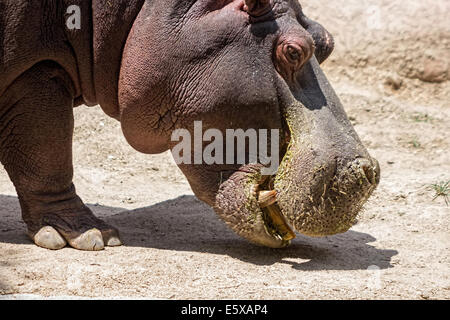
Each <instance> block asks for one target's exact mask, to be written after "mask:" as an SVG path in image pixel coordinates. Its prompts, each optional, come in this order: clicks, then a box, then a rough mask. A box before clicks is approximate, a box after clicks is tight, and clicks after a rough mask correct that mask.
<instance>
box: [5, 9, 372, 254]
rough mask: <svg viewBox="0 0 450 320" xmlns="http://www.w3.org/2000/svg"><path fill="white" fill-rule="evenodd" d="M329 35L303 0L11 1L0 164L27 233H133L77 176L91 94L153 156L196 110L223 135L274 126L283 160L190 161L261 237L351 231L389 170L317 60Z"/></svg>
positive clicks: (53, 239)
mask: <svg viewBox="0 0 450 320" xmlns="http://www.w3.org/2000/svg"><path fill="white" fill-rule="evenodd" d="M333 48H334V41H333V37H332V36H331V34H330V33H329V32H328V31H327V30H326V29H325V28H324V27H323V26H322V25H321V24H319V23H318V22H315V21H313V20H311V19H309V18H308V17H307V16H306V15H305V14H304V12H303V9H302V6H301V4H300V3H299V2H298V1H297V0H113V1H110V0H45V1H28V0H17V1H5V0H0V161H1V163H2V164H3V166H4V168H5V169H6V171H7V172H8V175H9V177H10V179H11V180H12V182H13V183H14V186H15V188H16V190H17V194H18V199H19V202H20V206H21V211H22V217H23V220H24V222H25V224H26V226H27V234H28V235H29V237H30V238H31V240H32V241H33V242H34V243H35V244H36V245H38V246H41V247H44V248H47V249H53V250H57V249H61V248H63V247H64V246H66V245H67V244H68V245H70V246H71V247H73V248H75V249H79V250H88V251H90V250H101V249H104V247H106V246H119V245H122V240H121V238H120V235H119V231H118V230H117V229H116V228H115V227H113V226H110V225H108V224H107V223H105V222H104V221H102V220H101V219H99V218H97V217H95V216H94V214H93V213H92V212H91V210H90V209H89V208H88V207H87V206H86V205H85V204H84V203H83V201H82V200H81V199H80V197H79V196H78V195H77V193H76V190H75V187H74V184H73V182H72V176H73V166H72V135H73V128H74V117H73V108H74V107H77V106H79V105H82V104H84V105H87V106H91V107H93V106H98V105H99V106H100V107H101V108H102V110H103V111H104V112H105V113H106V114H107V115H108V116H110V117H112V118H114V119H116V120H117V121H120V123H121V128H122V131H123V134H124V136H125V138H126V140H127V142H128V143H129V144H130V145H131V146H132V147H133V148H135V149H136V150H137V151H139V152H143V153H147V154H156V153H162V152H165V151H168V150H172V152H173V149H174V147H175V146H176V141H174V140H173V139H172V136H173V133H174V132H175V131H176V130H181V129H184V130H186V131H187V132H189V133H193V131H194V129H193V128H194V125H193V124H194V122H199V121H201V123H202V125H203V129H208V130H209V129H214V130H216V131H215V132H219V133H225V132H227V130H229V129H242V130H249V129H255V130H263V129H265V130H272V131H273V130H276V131H277V132H278V133H279V134H278V135H277V136H275V138H273V139H267V140H266V144H267V146H266V147H267V150H272V149H273V148H272V149H271V146H272V145H277V146H278V148H277V149H275V150H276V151H275V153H277V152H278V155H279V156H280V159H281V161H280V163H279V164H278V166H277V168H276V170H275V171H274V172H272V173H269V174H268V173H267V171H266V172H264V170H263V169H264V168H267V163H264V162H263V161H259V160H258V159H259V158H257V160H256V161H255V159H253V160H252V161H245V162H244V163H229V162H226V163H225V162H223V161H222V162H221V161H217V162H215V163H210V162H208V161H201V162H196V163H189V162H186V163H179V164H178V165H179V167H180V169H181V170H182V172H183V173H184V175H185V176H186V178H187V180H188V182H189V184H190V186H191V187H192V190H193V192H194V194H195V195H196V196H197V197H198V198H199V199H200V200H202V201H203V202H205V203H207V204H208V205H210V206H211V207H212V208H213V209H214V211H215V212H216V213H217V214H218V216H220V217H221V218H222V219H223V221H224V222H225V223H226V224H227V225H228V226H229V227H230V228H231V229H232V230H234V231H235V232H236V233H237V234H238V235H240V236H241V237H243V238H245V239H247V240H249V241H250V242H252V243H254V244H256V245H262V246H266V247H270V248H283V247H286V246H287V245H288V244H289V243H290V242H291V240H292V239H293V238H294V237H295V235H296V232H297V233H300V234H303V235H305V236H310V237H321V236H328V235H334V234H338V233H343V232H346V231H347V230H349V228H351V227H352V226H353V225H354V224H355V223H356V221H357V217H358V212H359V211H360V210H361V208H362V206H363V205H364V203H365V202H366V200H367V199H368V198H369V197H370V195H371V194H372V192H373V191H374V190H375V188H376V187H377V185H378V183H379V179H380V168H379V164H378V162H377V161H376V160H375V159H374V158H372V157H371V156H370V155H369V153H368V151H367V149H366V148H365V147H364V145H363V144H362V142H361V140H360V138H359V137H358V135H357V134H356V132H355V130H354V128H353V127H352V124H351V122H350V121H349V119H348V117H347V115H346V113H345V111H344V109H343V106H342V104H341V102H340V101H339V98H338V97H337V95H336V93H335V92H334V90H333V89H332V87H331V85H330V83H329V81H328V80H327V78H326V76H325V74H324V72H323V71H322V69H321V64H322V63H323V62H324V61H325V60H326V59H327V58H328V57H329V55H330V54H331V52H332V51H333ZM260 141H263V140H259V142H260ZM250 147H251V146H249V143H248V142H246V145H245V148H244V150H245V152H246V153H250ZM223 148H224V149H227V150H228V148H227V146H224V147H223ZM187 150H188V149H187ZM191 152H192V153H194V152H195V151H194V150H191ZM248 155H249V154H247V156H248ZM247 158H248V159H250V157H247ZM247 158H246V159H247ZM143 192H144V191H143ZM186 210H189V209H188V208H186Z"/></svg>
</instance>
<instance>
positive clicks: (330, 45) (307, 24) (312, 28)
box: [299, 15, 334, 64]
mask: <svg viewBox="0 0 450 320" xmlns="http://www.w3.org/2000/svg"><path fill="white" fill-rule="evenodd" d="M299 22H300V24H301V25H302V26H303V27H304V28H305V29H306V30H307V31H308V32H309V33H310V34H311V36H312V37H313V39H314V42H315V45H316V51H315V56H316V58H317V60H318V61H319V63H320V64H321V63H322V62H324V61H325V60H326V59H327V58H328V57H329V56H330V55H331V53H332V52H333V49H334V39H333V36H332V35H331V33H329V32H328V31H327V30H326V29H325V28H324V27H323V26H322V25H321V24H320V23H318V22H316V21H313V20H311V19H309V18H308V17H307V16H305V15H303V16H301V17H300V19H299Z"/></svg>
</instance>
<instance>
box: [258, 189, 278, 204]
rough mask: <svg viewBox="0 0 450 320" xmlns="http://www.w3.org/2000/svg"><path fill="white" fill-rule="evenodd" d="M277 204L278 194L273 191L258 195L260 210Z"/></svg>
mask: <svg viewBox="0 0 450 320" xmlns="http://www.w3.org/2000/svg"><path fill="white" fill-rule="evenodd" d="M275 202H277V192H276V191H275V190H272V191H260V192H259V194H258V203H259V206H260V208H266V207H268V206H270V205H272V204H274V203H275Z"/></svg>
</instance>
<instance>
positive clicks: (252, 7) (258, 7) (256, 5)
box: [244, 0, 272, 17]
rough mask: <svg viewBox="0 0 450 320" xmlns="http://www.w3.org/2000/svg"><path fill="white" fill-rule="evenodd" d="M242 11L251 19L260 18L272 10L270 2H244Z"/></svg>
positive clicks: (246, 0)
mask: <svg viewBox="0 0 450 320" xmlns="http://www.w3.org/2000/svg"><path fill="white" fill-rule="evenodd" d="M244 2H245V6H244V10H245V11H246V12H247V13H248V14H249V15H251V16H253V17H260V16H262V15H265V14H266V13H268V12H269V11H270V10H272V3H271V2H272V1H271V0H245V1H244Z"/></svg>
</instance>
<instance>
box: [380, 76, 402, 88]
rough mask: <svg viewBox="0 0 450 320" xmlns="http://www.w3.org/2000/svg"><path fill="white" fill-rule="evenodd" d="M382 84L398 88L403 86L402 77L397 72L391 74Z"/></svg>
mask: <svg viewBox="0 0 450 320" xmlns="http://www.w3.org/2000/svg"><path fill="white" fill-rule="evenodd" d="M384 85H385V86H387V87H389V88H391V89H392V90H400V89H401V87H402V86H403V79H402V78H401V77H400V76H399V75H398V74H392V75H389V76H388V77H387V78H386V80H385V81H384Z"/></svg>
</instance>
